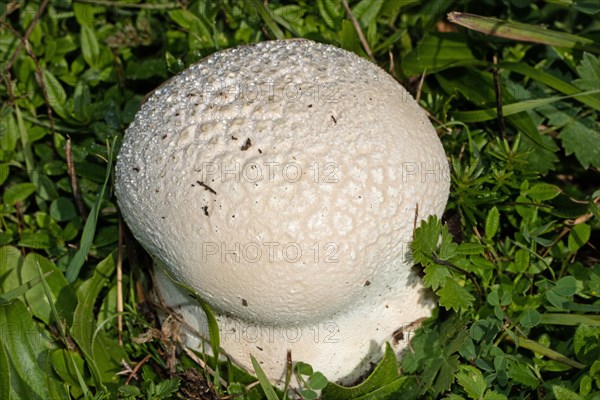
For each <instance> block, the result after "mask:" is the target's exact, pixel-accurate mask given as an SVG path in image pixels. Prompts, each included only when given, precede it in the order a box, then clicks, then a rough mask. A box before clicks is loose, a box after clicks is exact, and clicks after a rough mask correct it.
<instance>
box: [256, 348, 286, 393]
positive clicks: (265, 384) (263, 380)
mask: <svg viewBox="0 0 600 400" xmlns="http://www.w3.org/2000/svg"><path fill="white" fill-rule="evenodd" d="M250 360H252V367H253V368H254V373H255V374H256V377H257V378H258V381H259V382H260V387H261V388H262V390H263V391H264V392H265V395H266V396H267V399H268V400H279V398H278V397H277V393H275V390H274V389H273V386H271V384H270V383H269V380H268V379H267V375H265V371H263V369H262V367H261V366H260V364H259V363H258V361H256V358H254V356H253V355H252V354H250Z"/></svg>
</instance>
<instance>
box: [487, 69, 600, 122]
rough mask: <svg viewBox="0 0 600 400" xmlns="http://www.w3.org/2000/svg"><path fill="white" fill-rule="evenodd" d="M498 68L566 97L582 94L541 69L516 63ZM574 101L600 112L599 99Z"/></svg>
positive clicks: (591, 98) (583, 98)
mask: <svg viewBox="0 0 600 400" xmlns="http://www.w3.org/2000/svg"><path fill="white" fill-rule="evenodd" d="M498 67H500V68H502V69H505V70H508V71H511V72H516V73H518V74H521V75H525V76H527V77H528V78H531V79H535V80H536V81H538V82H541V83H543V84H544V85H547V86H549V87H551V88H552V89H555V90H558V91H559V92H561V93H563V94H566V95H573V94H578V93H580V92H581V91H580V90H579V89H578V88H576V87H575V86H573V85H571V84H569V83H567V82H565V81H563V80H561V79H559V78H557V77H556V76H554V75H552V74H549V73H547V72H544V71H540V70H539V69H537V68H534V67H531V66H529V65H527V64H523V63H516V62H500V63H499V64H498ZM574 100H577V101H579V102H581V103H583V104H585V105H588V106H590V107H592V108H593V109H595V110H598V111H600V98H598V97H594V96H577V97H574Z"/></svg>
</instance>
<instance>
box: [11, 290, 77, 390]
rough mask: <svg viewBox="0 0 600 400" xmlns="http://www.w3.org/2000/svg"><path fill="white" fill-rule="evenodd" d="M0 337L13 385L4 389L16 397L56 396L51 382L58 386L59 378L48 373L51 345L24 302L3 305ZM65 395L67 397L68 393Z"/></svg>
mask: <svg viewBox="0 0 600 400" xmlns="http://www.w3.org/2000/svg"><path fill="white" fill-rule="evenodd" d="M0 337H2V342H1V343H0V346H2V347H3V352H4V354H5V356H6V357H5V360H6V359H7V360H8V373H9V375H10V384H9V385H8V386H4V387H3V389H2V391H3V392H8V393H10V396H11V398H13V399H51V398H53V396H51V395H50V394H49V385H55V384H56V382H55V381H56V378H55V376H54V375H48V374H47V373H46V368H47V365H48V350H49V349H50V347H51V346H52V344H51V341H50V339H49V337H47V336H46V335H45V334H43V333H42V332H40V330H39V329H38V327H37V326H36V325H35V323H34V321H33V319H32V318H31V314H30V313H29V312H28V310H27V308H26V307H25V305H24V304H23V303H22V302H21V301H19V300H15V301H14V302H12V303H10V304H6V305H2V306H0ZM0 374H4V372H0ZM4 379H6V377H4ZM63 396H64V397H63V398H68V396H67V394H66V393H63Z"/></svg>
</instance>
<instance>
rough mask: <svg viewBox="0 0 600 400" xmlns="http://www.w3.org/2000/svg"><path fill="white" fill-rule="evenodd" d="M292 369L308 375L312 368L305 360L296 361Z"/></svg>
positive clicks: (310, 373)
mask: <svg viewBox="0 0 600 400" xmlns="http://www.w3.org/2000/svg"><path fill="white" fill-rule="evenodd" d="M294 370H295V371H296V372H297V373H299V374H300V375H306V376H310V375H312V374H313V368H312V365H310V364H307V363H305V362H302V361H298V362H297V363H296V364H295V365H294Z"/></svg>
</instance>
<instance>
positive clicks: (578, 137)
mask: <svg viewBox="0 0 600 400" xmlns="http://www.w3.org/2000/svg"><path fill="white" fill-rule="evenodd" d="M599 129H600V125H599V124H598V122H597V121H594V120H592V119H591V118H574V119H572V120H571V121H569V123H568V124H567V125H566V126H565V127H564V128H563V129H562V131H561V132H560V134H559V135H558V137H559V138H560V140H561V141H562V145H563V147H564V148H565V151H566V153H567V155H571V154H574V155H575V157H576V158H577V160H578V161H579V162H580V163H581V165H582V166H583V167H584V168H588V167H589V166H590V165H592V166H594V167H596V168H600V131H599Z"/></svg>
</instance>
